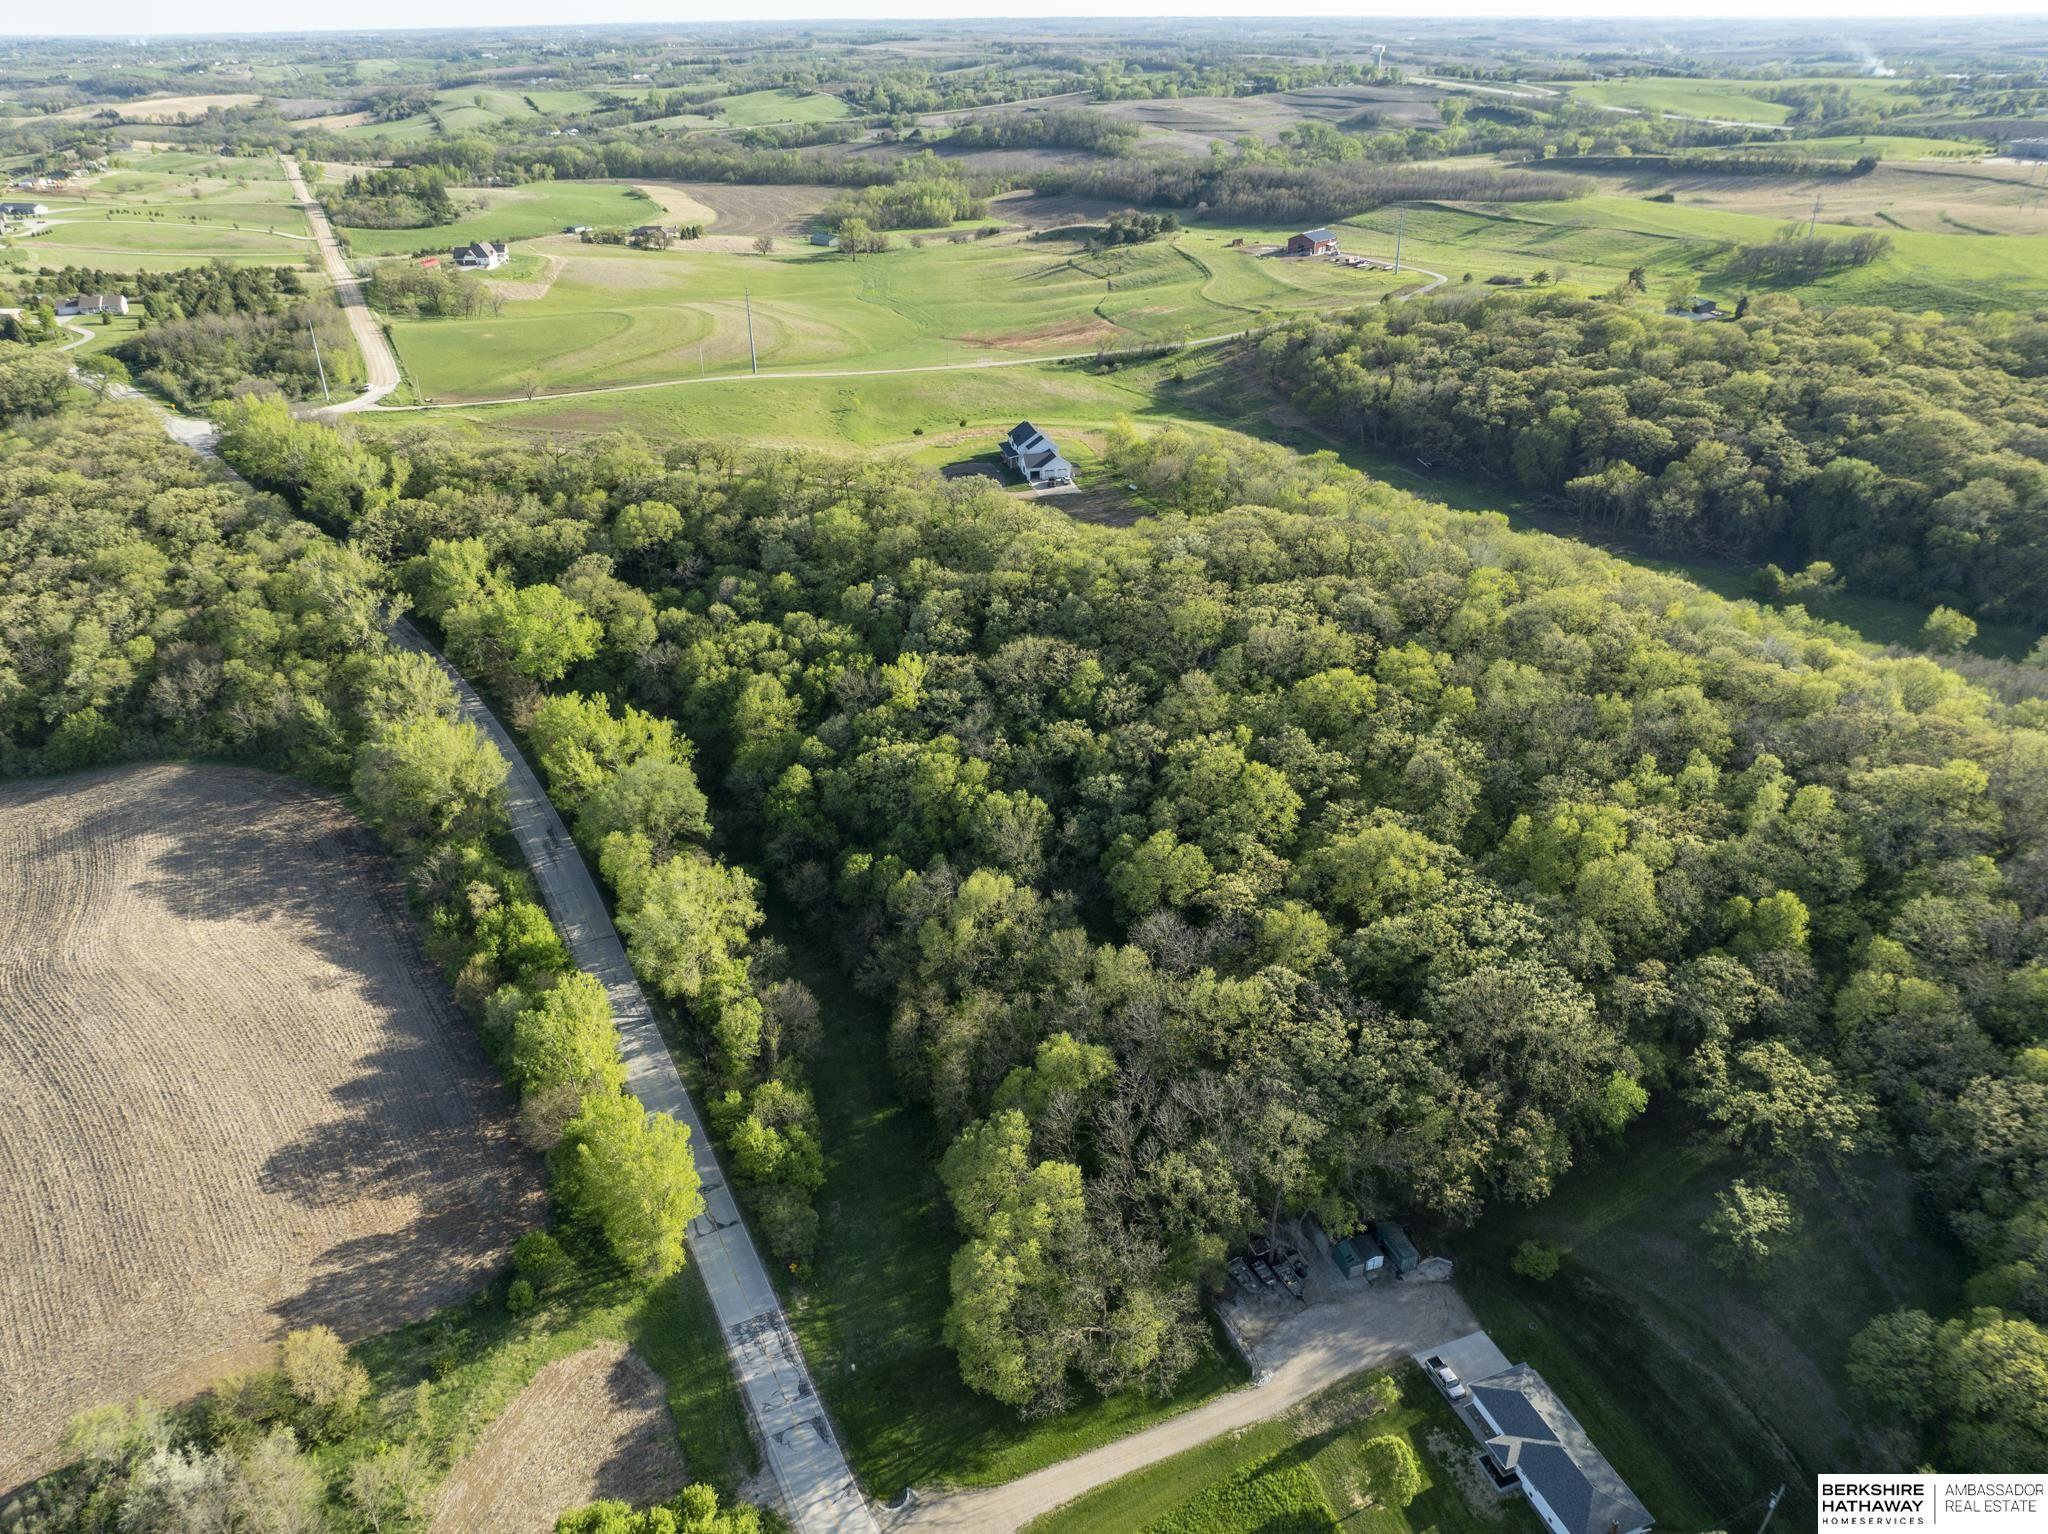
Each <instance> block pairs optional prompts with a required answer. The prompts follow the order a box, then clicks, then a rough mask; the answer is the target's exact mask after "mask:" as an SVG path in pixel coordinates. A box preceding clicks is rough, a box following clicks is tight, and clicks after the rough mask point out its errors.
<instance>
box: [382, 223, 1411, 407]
mask: <svg viewBox="0 0 2048 1534" xmlns="http://www.w3.org/2000/svg"><path fill="white" fill-rule="evenodd" d="M1225 239H1226V237H1225V235H1223V234H1220V233H1214V232H1208V231H1200V232H1190V233H1187V234H1183V235H1182V236H1180V237H1179V239H1178V240H1176V241H1172V242H1167V241H1159V242H1155V243H1153V244H1149V245H1139V246H1125V247H1122V248H1119V249H1115V250H1111V251H1107V252H1104V253H1102V254H1099V255H1092V256H1091V255H1088V254H1086V253H1085V252H1083V251H1081V250H1080V249H1079V248H1078V247H1076V246H1074V245H1072V244H1069V243H1065V242H1058V243H1052V242H1046V243H1040V242H1032V241H1022V242H1020V241H1017V240H1014V239H1003V240H994V241H981V240H977V241H972V242H969V243H966V244H960V245H955V244H951V243H948V242H944V241H933V242H932V243H929V244H927V245H925V246H924V247H923V248H922V249H918V248H913V247H910V246H909V245H907V244H903V243H899V245H898V248H896V249H894V250H892V251H889V252H887V253H885V254H883V255H879V256H868V257H863V258H861V259H859V260H857V261H856V260H853V259H850V258H848V257H845V256H841V255H838V254H835V253H828V252H823V251H818V250H815V249H813V248H811V247H806V246H796V245H788V244H786V245H785V246H784V247H783V249H782V250H781V251H779V252H778V253H777V254H775V255H772V256H768V257H765V258H764V257H761V256H756V255H753V254H751V253H747V254H740V253H736V252H733V251H730V250H713V249H706V248H703V247H694V246H692V245H691V244H689V243H687V242H685V243H684V244H682V245H679V246H677V247H675V248H672V249H670V250H667V251H661V252H645V251H634V250H628V249H624V248H620V247H613V246H586V245H580V244H571V243H568V242H558V243H551V244H550V245H548V246H547V247H545V248H546V249H547V251H548V252H549V253H550V254H554V255H559V256H561V257H562V258H563V259H564V260H565V261H566V263H567V264H566V266H565V268H564V270H563V271H562V272H561V274H560V275H559V276H557V278H556V279H555V281H554V283H553V285H552V286H551V287H550V288H549V290H548V292H547V294H546V295H545V296H544V297H540V298H534V299H526V300H515V301H512V302H509V303H507V304H506V305H504V307H503V310H502V312H500V313H498V314H495V315H489V316H479V317H476V318H473V319H466V320H419V321H401V322H398V323H396V324H394V325H393V327H392V329H393V334H394V337H395V338H396V340H397V343H398V347H399V351H400V353H401V355H403V356H404V358H405V360H406V364H407V366H408V367H409V368H410V369H411V371H412V374H413V376H414V378H415V379H416V381H417V384H418V387H419V389H420V391H421V392H422V393H423V394H425V395H428V396H431V397H434V398H436V399H442V400H460V399H465V398H468V399H494V398H507V397H510V396H512V395H515V394H518V393H522V392H524V388H523V383H524V381H525V380H527V379H528V378H529V376H532V377H536V378H537V379H538V382H539V386H540V389H541V390H542V391H543V392H571V391H575V390H579V389H590V388H598V387H603V386H606V385H614V384H630V383H646V382H655V381H666V380H674V379H683V378H688V377H690V376H692V375H696V374H699V373H700V372H701V373H704V374H713V373H718V372H735V371H745V370H746V369H747V367H748V333H747V317H748V306H749V304H751V308H752V321H753V345H754V350H755V352H756V354H757V355H758V357H759V361H760V366H761V367H762V369H764V370H775V369H782V370H787V369H800V370H801V369H858V368H906V367H927V366H934V365H942V364H948V363H958V362H963V361H975V360H982V359H1002V358H1017V357H1031V356H1048V355H1067V354H1073V353H1090V352H1093V351H1095V350H1098V349H1101V348H1109V349H1118V348H1126V347H1133V346H1142V345H1145V344H1148V343H1152V342H1159V341H1168V340H1178V339H1189V338H1194V337H1200V336H1208V335H1218V334H1225V333H1229V332H1232V331H1236V330H1240V329H1243V328H1245V327H1247V326H1249V325H1253V324H1256V323H1258V322H1260V321H1261V320H1263V319H1265V318H1267V317H1270V316H1275V315H1279V314H1284V313H1288V312H1291V311H1297V310H1301V309H1308V308H1342V307H1349V306H1353V305H1357V304H1362V303H1368V302H1374V301H1377V299H1378V298H1379V297H1380V295H1381V294H1382V293H1384V292H1386V291H1387V290H1388V289H1389V288H1391V287H1393V286H1395V283H1394V280H1393V279H1392V278H1390V277H1388V276H1386V275H1384V274H1377V273H1370V272H1364V271H1358V270H1353V269H1350V268H1342V267H1334V266H1331V265H1329V264H1327V263H1314V262H1300V261H1284V260H1272V259H1261V258H1259V257H1256V256H1252V255H1249V254H1247V253H1246V252H1245V251H1243V250H1241V249H1231V248H1229V247H1228V246H1227V244H1226V243H1225Z"/></svg>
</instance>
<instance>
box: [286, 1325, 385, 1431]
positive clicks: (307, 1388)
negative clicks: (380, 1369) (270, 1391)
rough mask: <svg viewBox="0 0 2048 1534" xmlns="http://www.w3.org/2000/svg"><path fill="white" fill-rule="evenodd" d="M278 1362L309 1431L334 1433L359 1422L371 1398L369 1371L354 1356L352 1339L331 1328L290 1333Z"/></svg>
mask: <svg viewBox="0 0 2048 1534" xmlns="http://www.w3.org/2000/svg"><path fill="white" fill-rule="evenodd" d="M277 1363H278V1369H279V1371H280V1372H281V1373H282V1374H283V1375H284V1380H285V1386H286V1388H287V1389H289V1390H290V1391H291V1393H292V1396H293V1397H294V1399H296V1400H297V1401H298V1403H299V1423H300V1426H301V1427H302V1428H303V1429H304V1430H305V1433H306V1436H307V1437H309V1438H313V1439H316V1440H317V1439H324V1438H335V1437H339V1436H340V1435H341V1434H343V1433H346V1432H347V1431H349V1429H350V1428H352V1427H353V1426H354V1425H355V1421H356V1415H357V1413H358V1412H360V1411H361V1410H362V1407H363V1403H364V1402H365V1401H366V1400H367V1399H368V1398H369V1394H370V1374H369V1371H368V1370H367V1369H365V1368H364V1367H363V1366H362V1365H361V1364H359V1363H357V1362H356V1361H355V1360H354V1359H353V1358H351V1357H349V1352H348V1347H347V1345H346V1344H345V1343H343V1342H342V1340H341V1338H339V1337H337V1336H336V1335H335V1334H334V1332H333V1331H332V1330H331V1329H330V1328H328V1327H325V1326H308V1327H302V1328H301V1329H300V1330H298V1331H295V1332H288V1333H286V1335H285V1339H284V1342H283V1344H282V1345H281V1346H280V1347H279V1348H278V1355H277Z"/></svg>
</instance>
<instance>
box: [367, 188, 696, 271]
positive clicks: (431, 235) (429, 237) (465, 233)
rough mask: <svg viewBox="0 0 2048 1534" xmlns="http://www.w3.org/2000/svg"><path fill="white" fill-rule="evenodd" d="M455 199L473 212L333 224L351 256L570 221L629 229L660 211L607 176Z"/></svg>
mask: <svg viewBox="0 0 2048 1534" xmlns="http://www.w3.org/2000/svg"><path fill="white" fill-rule="evenodd" d="M454 195H455V198H456V201H458V202H471V203H478V204H481V207H480V208H479V209H478V211H477V212H475V213H472V214H469V215H467V216H465V217H463V218H460V219H457V220H456V221H455V222H454V223H452V224H439V225H436V226H435V227H433V228H431V229H351V228H348V227H346V226H344V227H341V228H339V229H337V231H336V232H337V233H338V234H340V236H341V237H342V239H343V240H345V241H346V242H347V244H348V248H349V251H350V253H351V254H352V255H357V256H389V255H401V254H406V253H409V252H412V251H419V250H432V251H442V250H446V249H448V248H449V247H451V246H455V245H462V244H466V243H468V242H469V241H471V240H526V239H532V238H534V237H535V236H537V235H546V234H560V233H561V232H562V230H564V229H565V228H567V227H569V226H570V225H572V224H594V225H597V226H599V227H602V228H619V227H627V228H630V227H632V226H633V225H635V224H644V223H650V222H653V221H654V220H656V219H657V218H658V217H659V216H660V210H659V209H658V208H656V207H655V205H654V204H653V203H651V202H649V201H648V200H647V199H646V198H644V197H641V196H639V195H638V194H637V193H635V192H634V191H633V189H632V188H630V187H626V186H620V185H618V184H616V183H614V182H609V181H534V182H529V183H528V184H527V185H525V186H515V187H465V188H462V189H460V190H458V191H457V192H456V193H455V194H454Z"/></svg>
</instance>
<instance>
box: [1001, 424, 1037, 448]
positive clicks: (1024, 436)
mask: <svg viewBox="0 0 2048 1534" xmlns="http://www.w3.org/2000/svg"><path fill="white" fill-rule="evenodd" d="M1044 435H1045V433H1044V432H1042V431H1040V430H1039V429H1038V428H1037V427H1036V426H1033V425H1032V424H1031V423H1030V422H1029V421H1019V422H1018V423H1017V424H1016V425H1015V426H1012V427H1011V428H1010V438H1009V440H1010V441H1012V442H1014V443H1016V444H1017V446H1019V447H1022V446H1023V445H1024V444H1025V443H1027V442H1029V441H1030V440H1031V439H1032V438H1033V437H1042V436H1044Z"/></svg>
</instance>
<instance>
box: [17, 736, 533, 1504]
mask: <svg viewBox="0 0 2048 1534" xmlns="http://www.w3.org/2000/svg"><path fill="white" fill-rule="evenodd" d="M0 1077H4V1079H6V1080H8V1081H10V1082H12V1083H14V1084H15V1103H14V1109H13V1118H12V1120H11V1122H10V1124H9V1127H8V1131H7V1133H6V1134H5V1135H0V1250H4V1251H6V1252H7V1253H8V1254H9V1260H8V1261H7V1262H5V1263H4V1264H0V1489H4V1488H7V1487H11V1486H13V1485H15V1484H16V1483H18V1482H20V1481H22V1480H25V1479H26V1478H28V1477H30V1476H32V1475H35V1474H37V1473H39V1472H40V1471H42V1470H45V1469H47V1468H49V1467H50V1465H51V1464H52V1462H53V1451H54V1450H55V1448H56V1445H57V1441H58V1438H59V1436H60V1435H61V1433H62V1431H63V1429H64V1426H65V1423H66V1422H67V1420H68V1419H69V1418H70V1417H71V1416H72V1415H73V1414H75V1413H76V1412H78V1411H80V1410H82V1409H84V1408H86V1407H88V1406H92V1405H94V1404H96V1403H99V1402H103V1401H109V1400H119V1399H122V1398H124V1397H131V1396H135V1395H148V1396H151V1397H153V1398H156V1399H160V1400H174V1399H178V1398H180V1397H182V1396H184V1395H187V1394H190V1393H191V1392H192V1391H194V1390H197V1389H200V1388H202V1387H203V1386H205V1385H206V1384H207V1383H208V1382H209V1381H211V1380H213V1379H215V1378H217V1377H219V1376H220V1375H221V1374H223V1373H226V1372H229V1371H231V1370H233V1369H237V1368H243V1367H248V1366H250V1365H252V1364H255V1363H258V1362H260V1361H261V1360H262V1359H263V1357H264V1356H265V1352H266V1349H267V1346H268V1344H270V1343H272V1342H274V1341H275V1340H276V1339H277V1338H278V1337H279V1336H281V1335H282V1334H283V1333H284V1332H285V1331H287V1330H289V1329H290V1328H292V1327H297V1326H305V1325H310V1324H313V1323H316V1322H318V1323H324V1324H327V1325H331V1326H333V1327H334V1328H335V1329H336V1330H338V1331H340V1332H341V1333H342V1334H343V1336H345V1337H357V1336H362V1335H367V1334H370V1333H374V1332H379V1331H382V1330H385V1329H386V1328H388V1327H390V1326H393V1325H395V1324H398V1323H400V1322H403V1321H406V1320H409V1319H412V1318H415V1317H418V1316H422V1315H425V1314H428V1313H430V1312H431V1311H433V1310H435V1309H437V1308H439V1307H440V1306H442V1305H445V1304H448V1303H450V1302H452V1301H455V1300H458V1299H461V1298H463V1297H465V1296H467V1295H468V1294H470V1293H471V1292H473V1291H474V1290H475V1289H476V1288H477V1287H478V1286H479V1285H480V1284H481V1283H483V1282H484V1281H485V1279H486V1278H487V1277H488V1276H489V1275H490V1273H491V1272H492V1271H493V1270H494V1269H495V1268H496V1267H497V1266H498V1264H500V1263H501V1262H502V1261H503V1259H504V1256H505V1253H506V1251H507V1250H508V1248H509V1246H510V1244H511V1243H512V1241H514V1240H515V1239H517V1237H518V1236H519V1235H521V1234H522V1233H523V1232H524V1231H525V1230H527V1229H529V1228H531V1227H532V1226H534V1225H536V1224H537V1223H539V1221H540V1219H541V1217H542V1214H543V1199H542V1197H541V1192H540V1181H539V1177H538V1169H537V1167H536V1166H535V1164H534V1163H533V1161H532V1159H531V1158H530V1157H529V1156H527V1155H526V1154H525V1153H524V1152H523V1151H522V1150H521V1149H520V1148H519V1145H518V1143H517V1140H516V1138H515V1136H514V1134H513V1131H512V1117H511V1102H510V1099H509V1097H508V1095H507V1094H505V1093H504V1092H503V1090H502V1089H501V1087H500V1086H499V1085H498V1083H497V1081H496V1078H495V1075H494V1073H493V1072H492V1071H491V1069H490V1067H489V1066H488V1064H487V1063H486V1062H485V1060H484V1058H483V1054H482V1051H481V1049H480V1048H479V1046H478V1045H477V1043H476V1041H475V1038H474V1035H473V1034H472V1033H471V1031H470V1028H469V1026H468V1024H467V1023H466V1022H465V1021H464V1019H463V1018H462V1017H461V1016H460V1015H459V1014H458V1013H457V1012H456V1010H455V1008H454V1006H453V1004H452V1001H451V999H450V997H449V995H448V991H447V988H446V986H445V985H444V984H443V982H442V981H441V979H440V977H439V976H438V975H437V974H436V973H435V972H434V970H433V968H432V967H431V965H430V964H429V962H428V960H427V958H426V956H425V954H424V953H423V951H422V950H421V947H420V942H419V937H418V933H417V929H416V927H415V924H414V921H413V918H412V916H411V914H410V912H409V911H408V910H407V908H406V903H405V897H404V894H403V891H402V889H401V888H400V886H399V883H398V880H397V877H396V873H395V870H394V869H393V867H392V865H391V864H390V863H389V861H388V860H386V859H385V857H384V855H383V854H382V852H381V851H380V849H379V848H378V846H377V844H376V842H375V841H374V840H373V839H372V838H371V836H370V834H369V832H368V831H367V830H366V829H364V827H363V826H362V825H361V824H360V822H358V821H357V820H355V819H354V817H353V816H352V815H351V814H350V813H349V812H348V811H347V810H346V809H345V808H344V807H343V806H342V805H341V803H340V802H339V801H338V800H336V799H334V798H332V797H330V796H327V795H324V794H320V793H317V792H314V791H312V790H310V789H307V788H305V787H303V786H301V785H298V784H295V783H292V782H290V781H289V780H287V779H283V778H279V777H274V776H272V775H270V774H267V773H261V772H255V771H250V770H245V769H241V768H228V767H195V766H154V767H139V768H124V769H117V770H112V771H104V772H96V773H91V774H86V775H82V776H77V777H70V778H62V779H55V780H43V781H38V782H30V783H16V784H11V785H6V786H0Z"/></svg>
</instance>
